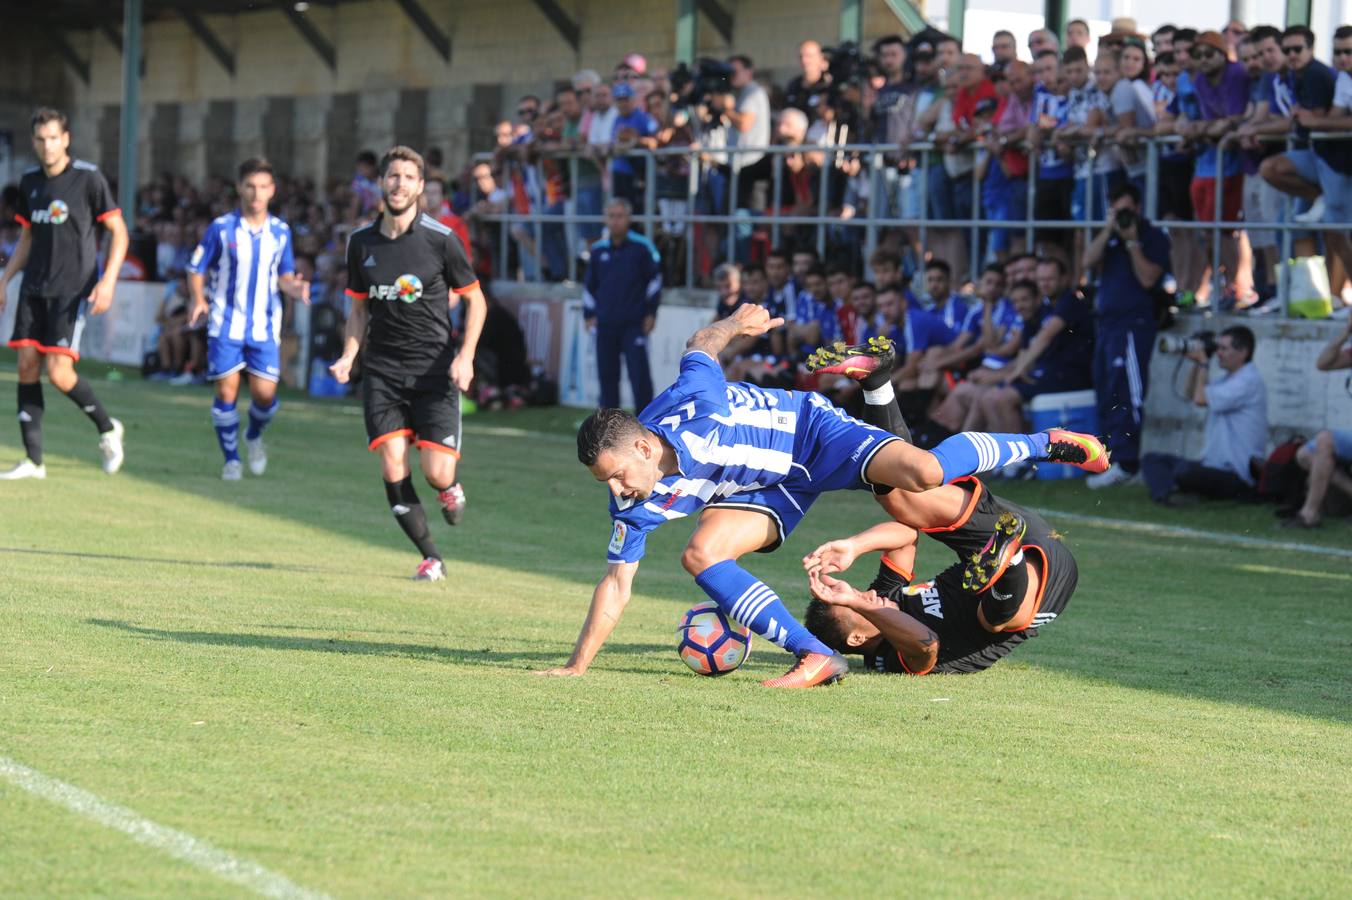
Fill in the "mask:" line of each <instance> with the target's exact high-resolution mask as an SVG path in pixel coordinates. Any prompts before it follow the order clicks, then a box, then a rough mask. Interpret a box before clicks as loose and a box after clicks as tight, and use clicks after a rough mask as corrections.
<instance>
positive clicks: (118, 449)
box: [99, 419, 124, 475]
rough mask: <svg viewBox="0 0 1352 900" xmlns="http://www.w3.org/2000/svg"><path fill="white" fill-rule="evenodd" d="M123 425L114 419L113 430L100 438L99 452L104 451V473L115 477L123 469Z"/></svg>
mask: <svg viewBox="0 0 1352 900" xmlns="http://www.w3.org/2000/svg"><path fill="white" fill-rule="evenodd" d="M123 430H124V429H123V428H122V423H121V422H119V421H118V420H117V419H113V430H112V431H109V432H105V433H104V434H103V436H102V437H100V438H99V450H101V451H103V472H104V474H105V475H113V474H115V473H116V472H117V470H118V469H120V468H122V433H123Z"/></svg>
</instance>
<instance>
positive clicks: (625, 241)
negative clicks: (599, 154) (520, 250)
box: [582, 199, 662, 410]
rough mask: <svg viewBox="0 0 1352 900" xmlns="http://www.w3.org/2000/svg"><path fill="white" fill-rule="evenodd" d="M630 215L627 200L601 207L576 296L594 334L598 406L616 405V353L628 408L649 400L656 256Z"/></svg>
mask: <svg viewBox="0 0 1352 900" xmlns="http://www.w3.org/2000/svg"><path fill="white" fill-rule="evenodd" d="M631 218H632V208H631V207H630V205H629V201H627V200H621V199H615V200H612V201H611V202H610V205H609V206H607V207H606V234H605V235H604V236H603V237H602V238H601V239H600V240H599V241H597V242H596V243H595V244H593V245H592V248H591V260H590V262H589V263H588V264H587V280H586V284H585V291H584V293H583V295H582V303H583V310H582V315H583V317H584V319H585V320H586V324H587V329H588V330H589V331H593V332H594V333H595V334H596V372H597V375H598V376H599V377H600V380H601V408H602V409H610V408H613V407H618V406H619V405H620V356H621V354H623V356H624V366H625V368H626V369H628V370H629V384H630V386H631V387H632V388H633V389H634V407H635V408H636V409H639V410H641V409H643V407H645V406H647V405H648V403H649V401H651V400H652V398H653V379H652V372H651V371H650V370H649V369H648V333H649V332H651V331H652V330H653V323H654V322H656V321H657V306H658V304H659V303H660V302H661V299H662V257H661V256H660V255H659V254H658V252H657V248H656V247H654V246H653V243H652V241H650V240H648V239H647V238H646V237H644V236H643V235H641V234H638V233H636V232H633V231H630V230H629V225H630V221H631Z"/></svg>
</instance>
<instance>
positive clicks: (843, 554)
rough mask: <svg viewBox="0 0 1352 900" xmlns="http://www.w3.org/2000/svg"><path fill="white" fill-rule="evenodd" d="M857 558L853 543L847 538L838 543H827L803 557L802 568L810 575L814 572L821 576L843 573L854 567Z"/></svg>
mask: <svg viewBox="0 0 1352 900" xmlns="http://www.w3.org/2000/svg"><path fill="white" fill-rule="evenodd" d="M858 556H859V553H858V551H856V550H855V549H854V543H853V542H852V541H850V540H849V539H848V538H845V539H843V540H839V541H827V542H826V543H825V544H822V545H821V546H820V547H818V548H817V549H816V550H813V551H812V552H811V553H809V554H808V555H807V556H804V557H803V568H804V569H806V570H807V571H808V574H811V573H812V572H814V571H817V572H821V573H823V574H829V573H831V572H844V571H845V570H846V569H848V568H849V567H850V566H852V565H854V561H855V559H857V558H858Z"/></svg>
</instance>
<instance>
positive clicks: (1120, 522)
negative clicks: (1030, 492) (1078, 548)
mask: <svg viewBox="0 0 1352 900" xmlns="http://www.w3.org/2000/svg"><path fill="white" fill-rule="evenodd" d="M1038 512H1040V513H1042V515H1044V516H1046V517H1048V518H1055V519H1065V520H1067V521H1070V522H1083V523H1084V524H1086V525H1097V526H1099V527H1100V528H1111V529H1113V530H1116V531H1136V532H1139V533H1141V534H1150V535H1155V536H1156V537H1176V538H1186V539H1188V540H1193V541H1211V542H1212V543H1215V544H1229V545H1230V546H1232V547H1253V548H1256V549H1260V550H1280V551H1283V552H1286V553H1311V554H1314V555H1315V556H1333V557H1337V558H1339V559H1352V550H1350V549H1348V548H1346V547H1321V546H1320V545H1318V544H1300V543H1296V542H1295V541H1274V540H1271V539H1269V538H1259V537H1249V536H1248V535H1246V534H1234V533H1232V532H1228V531H1201V530H1199V529H1197V528H1184V527H1183V526H1181V525H1159V524H1156V523H1154V522H1133V521H1131V520H1130V519H1108V518H1104V517H1102V516H1087V515H1084V514H1082V513H1071V512H1061V511H1060V510H1055V509H1040V510H1038Z"/></svg>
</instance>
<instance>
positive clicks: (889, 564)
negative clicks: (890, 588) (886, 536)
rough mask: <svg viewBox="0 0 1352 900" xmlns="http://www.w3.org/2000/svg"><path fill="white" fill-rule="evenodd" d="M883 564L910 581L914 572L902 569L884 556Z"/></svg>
mask: <svg viewBox="0 0 1352 900" xmlns="http://www.w3.org/2000/svg"><path fill="white" fill-rule="evenodd" d="M883 565H885V566H887V567H888V568H889V569H891V570H892V571H893V572H896V573H897V574H898V575H900V576H901V577H902V578H905V579H906V580H907V581H910V580H911V579H912V578H914V577H915V573H914V572H907V571H906V570H905V569H903V568H902V567H901V566H899V565H897V564H896V563H894V562H892V560H890V559H888V558H887V557H886V556H884V557H883Z"/></svg>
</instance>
